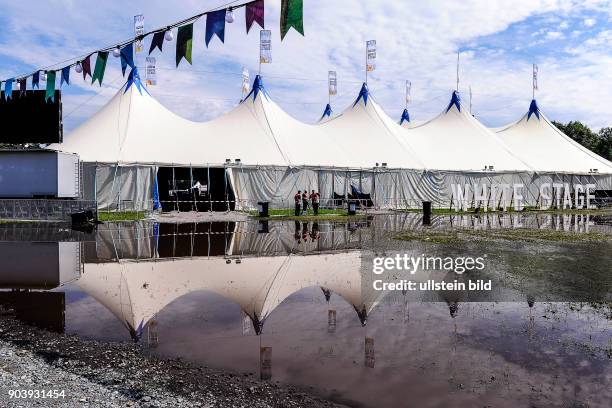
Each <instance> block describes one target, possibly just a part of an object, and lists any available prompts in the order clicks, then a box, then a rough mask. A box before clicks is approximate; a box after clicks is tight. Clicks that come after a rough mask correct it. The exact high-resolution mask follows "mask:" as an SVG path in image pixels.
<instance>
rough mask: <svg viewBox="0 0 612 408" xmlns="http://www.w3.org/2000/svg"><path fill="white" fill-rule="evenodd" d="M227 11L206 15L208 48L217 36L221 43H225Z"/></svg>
mask: <svg viewBox="0 0 612 408" xmlns="http://www.w3.org/2000/svg"><path fill="white" fill-rule="evenodd" d="M225 13H226V11H225V9H223V10H218V11H212V12H210V13H208V14H207V15H206V46H207V47H208V43H210V40H212V37H213V35H215V34H216V35H217V37H219V39H220V40H221V42H225Z"/></svg>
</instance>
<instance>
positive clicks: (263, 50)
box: [259, 30, 272, 64]
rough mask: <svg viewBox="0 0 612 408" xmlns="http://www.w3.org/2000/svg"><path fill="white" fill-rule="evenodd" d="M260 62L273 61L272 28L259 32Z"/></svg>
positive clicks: (267, 62)
mask: <svg viewBox="0 0 612 408" xmlns="http://www.w3.org/2000/svg"><path fill="white" fill-rule="evenodd" d="M259 62H260V63H261V64H270V63H271V62H272V32H271V31H270V30H261V31H260V32H259Z"/></svg>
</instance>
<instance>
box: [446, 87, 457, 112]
mask: <svg viewBox="0 0 612 408" xmlns="http://www.w3.org/2000/svg"><path fill="white" fill-rule="evenodd" d="M453 105H454V106H456V107H457V110H458V111H459V112H461V97H460V96H459V92H458V91H453V96H452V97H451V101H450V103H449V104H448V107H447V108H446V112H447V113H448V111H449V110H451V108H452V107H453Z"/></svg>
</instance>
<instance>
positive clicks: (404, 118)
mask: <svg viewBox="0 0 612 408" xmlns="http://www.w3.org/2000/svg"><path fill="white" fill-rule="evenodd" d="M404 122H407V123H409V122H410V115H409V114H408V109H404V111H403V112H402V117H401V119H400V122H399V124H400V125H401V124H403V123H404Z"/></svg>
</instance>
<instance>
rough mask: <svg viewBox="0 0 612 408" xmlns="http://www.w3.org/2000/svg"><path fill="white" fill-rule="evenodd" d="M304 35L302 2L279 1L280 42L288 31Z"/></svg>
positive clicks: (292, 0)
mask: <svg viewBox="0 0 612 408" xmlns="http://www.w3.org/2000/svg"><path fill="white" fill-rule="evenodd" d="M291 27H293V28H294V29H295V31H297V32H298V33H300V34H302V35H304V3H303V0H281V20H280V32H281V41H282V40H283V39H284V38H285V35H286V34H287V32H288V31H289V29H290V28H291Z"/></svg>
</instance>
